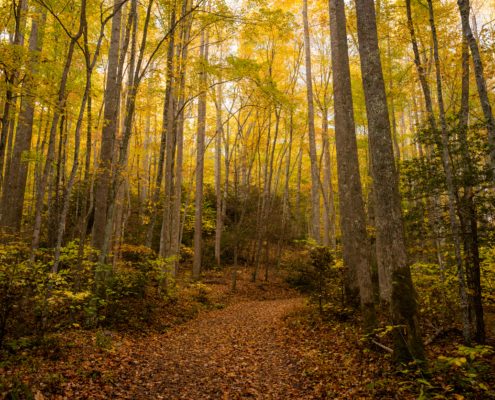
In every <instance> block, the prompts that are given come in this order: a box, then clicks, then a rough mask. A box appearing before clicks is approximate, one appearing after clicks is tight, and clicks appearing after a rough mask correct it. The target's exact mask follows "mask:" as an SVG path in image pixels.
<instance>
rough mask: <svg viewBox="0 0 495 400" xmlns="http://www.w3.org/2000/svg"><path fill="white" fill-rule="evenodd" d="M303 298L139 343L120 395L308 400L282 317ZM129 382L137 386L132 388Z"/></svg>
mask: <svg viewBox="0 0 495 400" xmlns="http://www.w3.org/2000/svg"><path fill="white" fill-rule="evenodd" d="M301 305H302V299H284V300H270V301H250V302H242V303H237V304H234V305H232V306H229V307H227V308H225V309H223V310H217V311H212V312H209V313H205V314H203V315H201V316H200V317H199V318H197V319H195V320H193V321H190V322H188V323H186V324H184V325H181V326H178V327H176V328H174V329H172V330H170V331H169V332H167V333H166V334H162V335H158V336H157V337H154V338H153V340H146V341H142V342H137V343H135V345H134V346H133V350H132V352H131V354H129V357H130V360H132V361H131V365H128V366H127V367H124V368H123V366H121V369H120V373H119V379H118V380H119V381H120V382H121V384H119V383H118V382H115V386H114V387H115V388H116V389H117V388H118V389H117V391H118V392H120V393H115V392H114V394H115V395H119V394H120V396H122V397H124V396H125V397H126V398H133V399H167V400H168V399H170V400H171V399H190V400H200V399H229V400H230V399H283V400H285V399H305V398H311V397H310V395H309V394H308V393H305V392H306V391H305V389H304V382H303V378H302V374H301V371H300V367H299V365H298V362H299V360H298V357H297V356H296V353H295V352H294V351H292V349H291V348H290V347H289V346H288V344H287V341H286V340H285V337H286V336H284V335H287V334H288V333H287V331H286V328H285V327H284V323H283V317H284V316H285V315H287V314H288V313H289V312H291V311H293V310H294V309H296V308H298V307H300V306H301ZM129 382H132V384H131V385H129Z"/></svg>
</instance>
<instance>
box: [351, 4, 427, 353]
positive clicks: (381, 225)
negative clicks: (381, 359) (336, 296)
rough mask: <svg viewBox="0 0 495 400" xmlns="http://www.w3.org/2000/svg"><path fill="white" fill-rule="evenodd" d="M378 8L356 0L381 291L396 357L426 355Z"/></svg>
mask: <svg viewBox="0 0 495 400" xmlns="http://www.w3.org/2000/svg"><path fill="white" fill-rule="evenodd" d="M374 7H375V4H374V1H373V0H356V16H357V27H358V40H359V55H360V60H361V74H362V79H363V87H364V95H365V103H366V112H367V117H368V131H369V132H368V135H369V142H370V154H371V167H372V177H373V189H374V200H375V201H374V205H375V213H376V217H375V221H376V248H377V260H378V271H379V274H380V284H381V287H380V291H381V297H382V299H383V300H385V301H386V302H389V303H390V312H391V319H392V321H391V322H392V325H394V326H396V328H395V329H394V356H395V358H396V359H397V360H410V359H419V360H424V359H425V355H424V350H423V343H422V339H421V334H420V331H419V325H418V321H417V312H418V311H417V308H418V306H417V301H416V293H415V290H414V286H413V283H412V278H411V271H410V268H409V263H408V259H407V254H406V245H405V237H404V226H403V220H402V209H401V202H400V194H399V182H398V176H397V171H396V168H395V160H394V152H393V148H392V135H391V131H390V119H389V113H388V106H387V98H386V95H385V83H384V80H383V70H382V65H381V61H380V50H379V47H378V34H377V26H376V17H375V8H374ZM404 331H405V332H404ZM404 333H405V334H404Z"/></svg>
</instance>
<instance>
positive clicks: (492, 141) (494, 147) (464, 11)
mask: <svg viewBox="0 0 495 400" xmlns="http://www.w3.org/2000/svg"><path fill="white" fill-rule="evenodd" d="M457 4H458V6H459V12H460V14H461V23H462V33H463V35H464V36H465V37H466V39H467V42H468V45H469V49H470V51H471V57H472V60H473V65H474V76H475V78H476V87H477V88H478V97H479V99H480V103H481V109H482V110H483V115H484V117H485V123H486V130H487V132H488V145H489V146H490V148H489V157H490V165H491V170H492V179H493V180H495V119H494V117H493V111H492V106H491V104H490V99H489V97H488V89H487V85H486V79H485V73H484V71H483V61H482V60H481V54H480V50H479V47H478V42H477V40H476V37H475V35H474V34H473V30H472V29H471V25H470V24H469V0H457Z"/></svg>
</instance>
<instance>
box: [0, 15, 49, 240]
mask: <svg viewBox="0 0 495 400" xmlns="http://www.w3.org/2000/svg"><path fill="white" fill-rule="evenodd" d="M45 21H46V12H45V11H41V10H39V9H38V10H36V12H35V14H34V16H33V18H32V22H31V33H30V36H29V62H28V71H27V73H26V76H25V77H24V84H23V92H24V95H23V96H22V98H21V108H20V112H19V121H18V125H17V132H16V135H15V141H14V148H13V152H12V158H11V161H10V164H8V165H7V168H6V171H5V184H4V189H3V191H2V202H1V204H0V210H1V213H0V225H1V227H2V229H4V230H5V231H8V232H11V233H17V232H19V230H20V228H21V222H22V211H23V206H24V196H25V193H26V184H27V175H28V167H29V163H28V161H27V160H26V159H23V157H24V156H25V155H26V152H28V151H29V150H30V148H31V139H32V136H33V123H34V111H35V98H36V96H35V88H36V78H37V76H36V74H37V71H38V67H39V65H38V64H39V57H40V53H41V49H42V41H41V37H42V36H43V30H44V25H45Z"/></svg>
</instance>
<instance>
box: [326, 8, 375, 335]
mask: <svg viewBox="0 0 495 400" xmlns="http://www.w3.org/2000/svg"><path fill="white" fill-rule="evenodd" d="M329 7H330V33H331V49H332V67H333V88H334V108H335V141H336V147H337V172H338V178H339V179H338V183H339V184H338V189H339V207H340V226H341V230H342V245H343V251H342V253H343V258H344V265H345V267H346V275H345V296H346V301H347V303H350V304H353V303H354V304H355V303H357V302H359V298H360V299H361V307H362V310H363V317H364V326H365V329H366V330H367V331H368V332H371V331H372V330H373V329H374V327H375V326H376V315H375V307H374V302H373V284H372V280H371V264H370V248H369V243H368V238H367V234H366V216H365V212H364V203H363V194H362V189H361V178H360V175H359V159H358V151H357V142H356V130H355V126H354V109H353V104H352V91H351V76H350V69H349V56H348V48H347V32H346V17H345V6H344V1H343V0H330V2H329Z"/></svg>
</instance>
